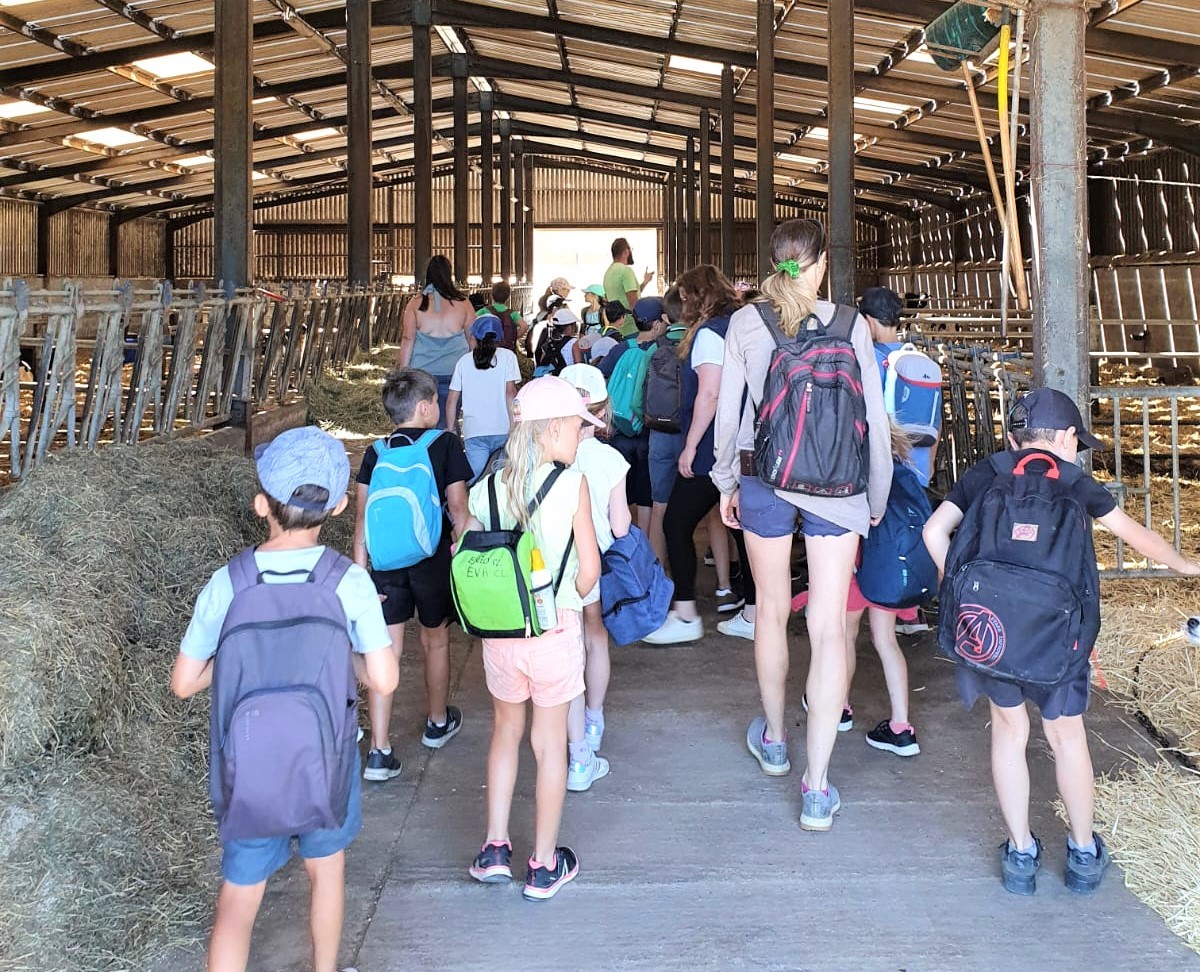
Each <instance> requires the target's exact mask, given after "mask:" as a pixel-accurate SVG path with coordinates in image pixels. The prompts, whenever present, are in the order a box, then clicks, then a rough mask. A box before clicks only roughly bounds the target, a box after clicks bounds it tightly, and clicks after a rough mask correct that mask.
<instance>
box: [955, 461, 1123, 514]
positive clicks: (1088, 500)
mask: <svg viewBox="0 0 1200 972" xmlns="http://www.w3.org/2000/svg"><path fill="white" fill-rule="evenodd" d="M1042 451H1044V450H1041V449H1020V450H1018V451H1017V452H1016V453H1014V454H1013V459H1014V461H1016V462H1018V463H1019V462H1020V461H1021V460H1022V459H1024V458H1025V457H1026V456H1030V455H1034V454H1035V453H1038V452H1042ZM1039 471H1040V470H1039V467H1038V466H1037V465H1032V466H1031V467H1030V472H1032V473H1035V474H1036V473H1038V472H1039ZM995 479H996V470H995V469H994V468H993V467H992V464H991V463H990V462H989V461H988V460H987V459H984V460H982V461H981V462H977V463H976V464H975V465H974V466H972V467H971V468H970V469H968V470H967V471H966V472H965V473H963V475H962V478H961V479H959V481H958V482H957V483H955V484H954V488H953V489H951V490H950V492H949V494H948V495H947V496H946V502H947V503H953V504H954V505H955V506H957V507H958V508H959V509H960V510H962V511H963V512H964V513H965V512H966V511H967V510H968V509H969V508H970V506H971V504H972V503H973V502H975V500H977V499H978V498H979V497H980V496H982V495H983V494H984V493H986V492H987V491H988V489H989V488H990V487H991V485H992V483H993V482H995ZM1071 495H1072V498H1074V499H1075V501H1076V502H1078V503H1079V505H1080V506H1082V507H1083V508H1084V509H1085V510H1087V512H1088V515H1089V516H1091V517H1092V518H1093V519H1096V518H1098V517H1101V516H1107V515H1108V514H1109V513H1111V512H1112V511H1113V510H1114V509H1116V506H1117V501H1116V500H1115V499H1113V495H1112V493H1110V492H1109V491H1108V490H1107V489H1105V488H1104V487H1103V486H1101V485H1100V484H1099V483H1098V482H1096V480H1094V479H1093V478H1092V477H1091V476H1088V475H1084V476H1080V477H1079V479H1077V480H1076V481H1075V483H1074V484H1072V487H1071Z"/></svg>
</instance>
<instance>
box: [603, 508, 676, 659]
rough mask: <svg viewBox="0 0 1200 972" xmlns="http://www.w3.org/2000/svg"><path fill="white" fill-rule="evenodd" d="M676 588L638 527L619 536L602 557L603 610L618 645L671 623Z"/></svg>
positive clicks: (606, 625) (606, 622) (608, 627)
mask: <svg viewBox="0 0 1200 972" xmlns="http://www.w3.org/2000/svg"><path fill="white" fill-rule="evenodd" d="M674 596H675V585H674V584H673V583H671V581H670V580H669V579H668V577H667V575H666V573H665V572H664V571H663V568H662V564H660V563H659V562H658V558H657V557H655V556H654V549H653V548H652V547H651V546H650V541H649V540H647V539H646V535H645V534H644V533H642V531H641V530H639V529H638V528H637V527H636V526H630V528H629V532H628V533H627V534H625V536H623V537H617V538H616V539H615V540H614V541H613V545H612V546H611V547H609V548H608V550H606V551H605V552H604V554H603V555H602V556H601V558H600V610H601V613H602V615H603V618H604V626H605V627H606V628H607V629H608V633H609V634H610V635H611V636H612V640H613V641H614V642H616V643H617V644H618V645H631V644H633V643H634V642H635V641H641V640H642V639H643V638H644V637H646V635H648V634H650V633H651V632H653V631H657V630H658V629H659V628H661V627H662V625H663V622H664V621H666V620H667V612H668V611H669V610H670V608H671V598H672V597H674Z"/></svg>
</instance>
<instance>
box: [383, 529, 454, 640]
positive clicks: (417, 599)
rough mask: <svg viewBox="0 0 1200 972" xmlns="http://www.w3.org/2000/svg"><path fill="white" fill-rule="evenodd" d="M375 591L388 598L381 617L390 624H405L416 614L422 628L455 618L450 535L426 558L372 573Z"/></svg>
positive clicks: (436, 625)
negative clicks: (408, 564)
mask: <svg viewBox="0 0 1200 972" xmlns="http://www.w3.org/2000/svg"><path fill="white" fill-rule="evenodd" d="M371 579H372V580H374V581H375V590H377V591H378V592H379V593H380V594H382V595H384V596H385V597H386V598H387V600H386V601H384V602H383V604H382V605H381V606H382V607H383V620H384V621H385V622H387V623H388V624H389V625H391V624H404V622H405V621H411V620H412V619H413V617H416V618H417V620H418V621H419V622H420V624H421V627H422V628H440V627H441V626H442V625H443V624H445V623H446V622H447V621H449V620H450V619H451V618H453V617H454V608H453V605H452V603H451V600H450V538H449V533H448V532H444V533H443V534H442V542H441V544H440V545H439V546H438V548H437V551H436V552H435V553H434V555H433V556H432V557H430V558H429V559H428V560H422V561H421V562H420V563H417V564H413V565H412V566H411V567H401V568H399V569H398V570H375V571H372V572H371Z"/></svg>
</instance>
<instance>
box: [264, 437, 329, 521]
mask: <svg viewBox="0 0 1200 972" xmlns="http://www.w3.org/2000/svg"><path fill="white" fill-rule="evenodd" d="M254 462H255V464H256V466H257V468H258V481H259V482H260V483H262V488H263V491H264V492H265V493H267V494H268V495H269V496H270V497H271V498H272V499H274V500H277V501H278V502H280V503H283V504H284V505H285V506H297V507H299V508H300V509H302V510H309V511H311V512H314V513H327V512H329V511H330V510H332V509H333V508H334V507H335V506H337V505H338V503H340V502H341V501H342V499H343V498H344V497H345V495H346V487H347V486H349V485H350V460H349V459H347V458H346V447H345V446H343V445H342V444H341V443H340V442H339V441H338V440H337V439H335V438H334V437H333V436H332V435H330V434H329V433H328V432H323V431H321V429H319V428H317V427H316V426H315V425H305V426H303V427H301V428H298V429H288V430H287V431H286V432H281V433H280V434H279V435H277V436H275V438H274V439H272V440H271V441H270V442H268V443H266V444H264V445H260V446H259V447H258V448H257V449H255V450H254ZM301 486H320V487H322V488H323V489H326V490H328V491H329V500H328V502H326V503H314V502H313V501H312V500H301V499H296V498H295V492H296V490H297V489H299V488H300V487H301Z"/></svg>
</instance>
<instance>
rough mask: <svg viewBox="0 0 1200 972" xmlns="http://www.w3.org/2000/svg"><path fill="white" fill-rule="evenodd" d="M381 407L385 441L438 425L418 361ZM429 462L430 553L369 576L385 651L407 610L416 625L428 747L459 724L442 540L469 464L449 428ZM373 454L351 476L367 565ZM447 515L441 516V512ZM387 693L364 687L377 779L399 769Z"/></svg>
mask: <svg viewBox="0 0 1200 972" xmlns="http://www.w3.org/2000/svg"><path fill="white" fill-rule="evenodd" d="M383 407H384V409H385V410H386V411H387V413H388V416H389V417H390V418H391V420H392V421H393V422H395V423H396V430H395V431H394V432H392V434H391V435H390V436H388V438H387V439H386V440H384V441H385V443H386V444H387V445H388V446H389V447H391V446H395V445H398V444H400V445H407V444H410V443H415V442H417V440H418V439H420V438H421V436H422V435H424V434H425V433H426V432H427V431H428V430H430V429H437V428H438V427H439V424H440V418H441V415H440V410H439V408H438V401H437V382H436V380H435V379H434V378H433V377H432V376H431V375H429V374H427V373H426V372H424V371H421V370H420V369H419V368H398V369H397V370H395V371H393V372H392V373H391V374H390V375H388V377H387V380H386V381H385V382H384V385H383ZM428 453H429V466H430V468H431V469H432V470H433V476H434V479H435V480H436V482H437V488H438V498H439V499H440V500H441V503H442V507H443V510H445V511H446V512H444V513H443V523H442V532H441V540H440V542H439V544H438V546H437V549H436V550H435V551H434V553H433V555H432V556H431V557H429V558H428V559H426V560H422V561H420V562H419V563H416V564H414V565H413V566H411V567H402V568H399V569H397V570H375V571H373V572H372V577H373V579H374V581H375V587H376V589H377V590H378V591H379V596H380V599H381V600H382V601H383V617H384V620H385V621H386V622H387V626H388V633H389V634H390V635H391V636H392V650H393V651H394V652H395V654H396V659H397V660H399V658H400V655H401V654H402V653H403V651H404V625H405V623H406V622H407V621H409V620H411V619H412V618H413V617H414V616H415V617H416V618H417V622H418V624H419V625H420V628H421V647H422V648H424V649H425V693H426V700H427V702H428V704H429V715H428V717H427V719H426V722H425V733H424V735H423V736H422V738H421V742H422V743H423V744H424V745H425V746H427V747H429V748H430V749H441V748H442V746H444V745H446V743H447V742H449V741H450V740H451V739H452V738H453V737H454V736H455V735H456V734H457V733H458V731H459V729H461V728H462V712H461V711H460V710H459V709H458V708H457V707H455V706H453V705H447V704H446V699H447V697H448V696H449V694H450V632H449V629H448V627H447V624H448V623H449V621H450V619H451V618H452V617H453V616H454V610H453V605H452V604H451V600H450V543H451V539H452V537H453V538H454V539H457V537H458V534H459V531H460V530H461V529H462V526H463V524H465V523H466V522H467V517H468V513H467V482H468V481H469V480H470V479H471V465H470V463H468V462H467V455H466V452H465V451H464V449H463V444H462V440H461V439H460V438H459V437H458V436H457V435H456V434H454V433H453V432H447V431H442V432H441V433H440V434H439V435H438V436H437V438H436V439H434V440H433V441H432V443H430V445H429V449H428ZM377 460H378V452H377V450H376V449H375V448H371V449H368V450H367V452H366V454H365V455H364V456H363V461H362V465H361V466H360V467H359V470H358V476H357V477H356V479H355V482H356V483H357V484H358V486H357V495H358V502H357V507H356V515H355V519H354V562H355V563H356V564H359V565H360V566H362V567H366V565H367V546H366V538H365V530H364V524H365V522H366V511H367V493H368V489H369V487H370V484H371V475H372V473H373V471H374V469H375V465H376V462H377ZM447 514H448V516H447ZM392 698H393V695H392V694H388V695H380V694H379V693H376V692H371V693H369V694H368V701H369V709H370V714H371V746H370V752H369V753H368V754H367V765H366V767H365V768H364V770H363V778H364V779H367V780H374V781H376V782H382V781H385V780H390V779H393V778H394V777H396V776H399V775H400V770H401V764H400V760H399V759H398V758H397V757H396V755H395V753H393V752H392V744H391V739H390V738H389V730H390V724H391V716H392Z"/></svg>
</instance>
